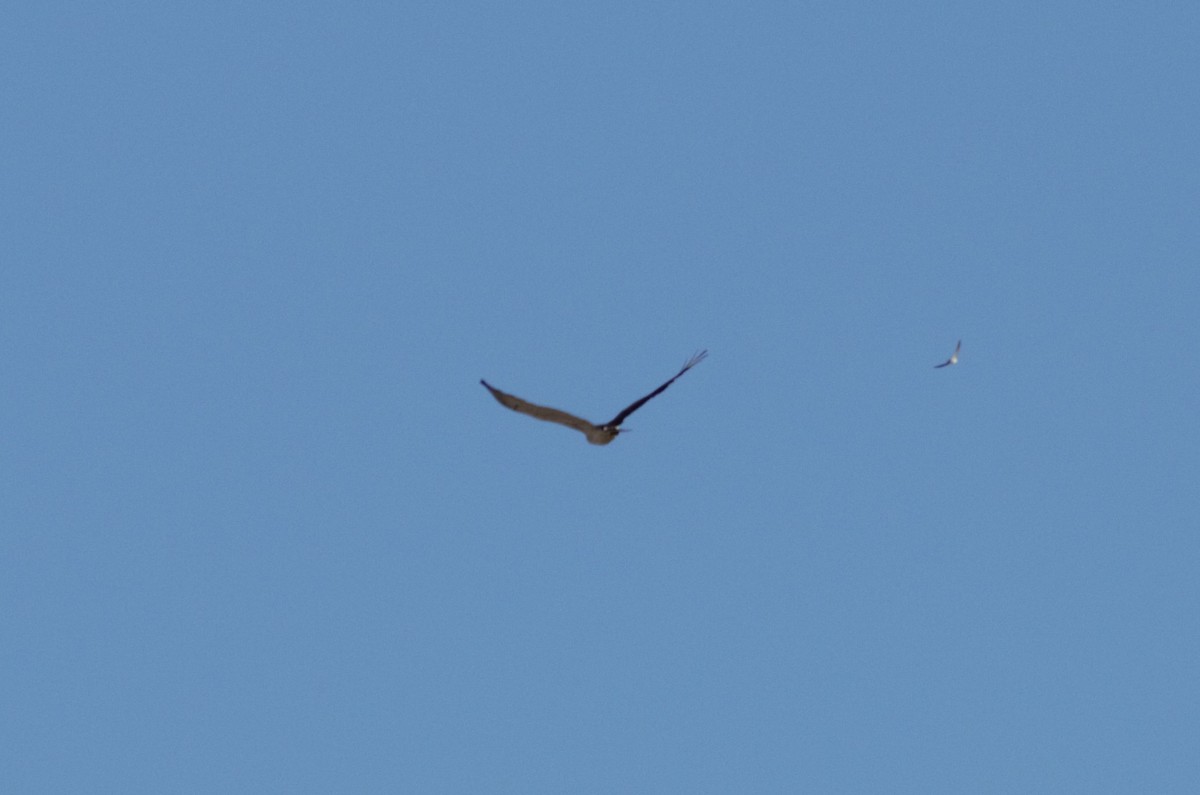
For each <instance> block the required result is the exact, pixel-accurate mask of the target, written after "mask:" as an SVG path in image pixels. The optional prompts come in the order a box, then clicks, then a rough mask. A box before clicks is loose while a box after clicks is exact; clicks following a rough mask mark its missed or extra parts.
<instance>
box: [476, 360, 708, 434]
mask: <svg viewBox="0 0 1200 795" xmlns="http://www.w3.org/2000/svg"><path fill="white" fill-rule="evenodd" d="M707 355H708V351H700V352H699V353H697V354H696V355H694V356H693V357H692V358H690V359H688V360H687V362H686V363H685V364H684V365H683V367H682V368H680V370H679V372H678V373H676V374H675V375H673V376H671V380H670V381H667V383H665V384H663V385H662V386H660V387H659V388H658V389H656V390H654V391H653V392H651V393H650V394H649V395H646V396H645V397H643V398H638V399H637V400H635V401H633V402H632V403H630V404H629V405H628V406H626V407H625V408H623V409H622V410H621V412H620V413H619V414H617V416H615V417H613V418H612V419H611V420H609V421H608V422H606V423H604V424H602V425H593V424H592V423H590V422H588V421H587V420H585V419H583V418H582V417H576V416H575V415H574V414H568V413H567V412H565V411H559V410H558V409H552V408H547V407H546V406H539V405H537V404H534V403H530V402H528V401H526V400H522V399H521V398H519V397H517V396H515V395H510V394H508V393H507V392H501V391H500V390H499V389H496V388H495V387H494V386H492V385H491V384H489V383H488V382H487V381H484V380H482V379H481V380H480V381H479V383H481V384H483V385H484V386H485V387H487V390H488V391H489V392H491V393H492V397H494V398H496V402H497V403H499V404H500V405H501V406H507V407H508V408H510V409H512V410H513V411H516V412H519V413H521V414H528V415H529V416H530V417H534V418H535V419H539V420H545V421H546V422H557V423H558V424H559V425H566V426H567V427H568V428H574V429H575V430H577V431H580V432H582V433H583V435H584V436H586V437H587V440H588V441H589V442H591V443H592V444H608V443H609V442H611V441H612V440H613V439H616V438H617V434H619V433H620V432H621V429H620V428H619V427H618V426H619V425H620V424H621V423H622V422H624V421H625V418H626V417H628V416H629V415H630V414H632V413H633V412H635V411H637V410H638V409H640V408H641V407H642V405H643V404H644V403H645V402H646V401H647V400H649V399H650V398H652V397H655V396H657V395H658V394H659V393H660V392H662V391H663V390H664V389H666V388H667V387H669V386H670V385H671V384H673V383H675V379H676V378H678V377H679V376H681V375H683V374H684V373H686V372H687V371H688V370H691V369H692V368H693V367H695V366H696V365H698V364H700V362H702V361H704V357H705V356H707Z"/></svg>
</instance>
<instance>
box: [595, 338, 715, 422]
mask: <svg viewBox="0 0 1200 795" xmlns="http://www.w3.org/2000/svg"><path fill="white" fill-rule="evenodd" d="M705 356H708V351H700V352H699V353H697V354H695V355H694V356H692V358H690V359H688V360H687V363H686V364H684V365H683V367H682V368H681V369H680V370H679V372H678V373H676V374H675V375H673V376H671V380H670V381H668V382H667V383H665V384H663V385H662V386H660V387H659V388H658V389H656V390H654V391H653V392H651V393H650V394H649V395H646V396H645V397H644V398H639V399H637V400H635V401H634V402H633V403H630V404H629V405H628V406H626V407H625V409H623V410H622V411H621V413H620V414H618V415H617V416H615V417H613V418H612V419H611V420H609V421H608V422H606V423H604V425H602V426H601V427H603V428H615V427H617V426H618V425H620V424H621V423H622V422H624V421H625V418H626V417H628V416H629V415H630V414H632V413H633V412H635V411H637V410H638V409H640V408H641V407H642V405H643V404H644V403H645V402H646V401H647V400H649V399H650V398H652V397H655V396H656V395H658V394H659V393H661V392H662V391H663V390H664V389H666V388H667V387H669V386H670V385H671V384H673V383H675V379H676V378H678V377H679V376H681V375H683V374H684V373H686V372H687V371H688V370H691V369H692V368H693V367H695V366H696V365H698V364H700V362H702V361H704V357H705Z"/></svg>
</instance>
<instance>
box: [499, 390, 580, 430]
mask: <svg viewBox="0 0 1200 795" xmlns="http://www.w3.org/2000/svg"><path fill="white" fill-rule="evenodd" d="M479 383H481V384H483V385H484V386H485V387H487V390H488V391H489V392H491V393H492V397H494V398H496V402H497V403H499V404H500V405H501V406H507V407H508V408H510V409H512V410H513V411H516V412H518V413H521V414H528V415H529V416H530V417H534V418H536V419H539V420H545V421H546V422H557V423H558V424H559V425H566V426H567V427H568V428H574V429H575V430H577V431H581V432H583V433H585V434H590V433H591V432H593V431H595V430H596V426H595V425H593V424H592V423H590V422H588V421H587V420H585V419H583V418H582V417H576V416H575V415H574V414H568V413H567V412H565V411H559V410H558V409H552V408H549V407H547V406H539V405H537V404H536V403H530V402H529V401H528V400H522V399H521V398H519V397H517V396H516V395H510V394H508V393H507V392H501V391H500V390H499V389H496V387H494V386H492V385H491V384H489V383H488V382H487V381H484V380H482V379H480V381H479Z"/></svg>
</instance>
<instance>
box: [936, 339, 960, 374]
mask: <svg viewBox="0 0 1200 795" xmlns="http://www.w3.org/2000/svg"><path fill="white" fill-rule="evenodd" d="M961 350H962V340H959V341H958V344H957V345H955V346H954V353H952V354H950V358H949V359H947V360H946V361H944V362H942V363H941V364H935V365H934V366H933V369H934V370H936V369H938V368H939V367H949V366H950V365H952V364H958V352H959V351H961Z"/></svg>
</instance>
